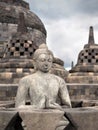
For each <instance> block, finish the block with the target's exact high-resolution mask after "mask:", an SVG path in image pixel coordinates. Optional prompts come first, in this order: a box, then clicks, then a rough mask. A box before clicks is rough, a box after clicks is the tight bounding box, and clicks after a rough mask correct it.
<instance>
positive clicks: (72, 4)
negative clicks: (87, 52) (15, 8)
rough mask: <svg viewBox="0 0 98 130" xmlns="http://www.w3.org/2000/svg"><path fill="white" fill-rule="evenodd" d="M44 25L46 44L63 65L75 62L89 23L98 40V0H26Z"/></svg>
mask: <svg viewBox="0 0 98 130" xmlns="http://www.w3.org/2000/svg"><path fill="white" fill-rule="evenodd" d="M25 1H27V2H29V4H30V9H31V11H33V12H34V13H35V14H37V16H39V18H40V19H41V20H42V22H43V23H44V25H45V28H46V30H47V45H48V47H49V48H50V49H51V50H52V51H53V53H54V55H55V56H56V57H59V58H60V59H62V60H63V61H64V63H65V68H68V67H70V66H71V62H72V61H74V64H76V62H77V58H78V54H79V52H80V50H82V49H83V47H84V44H86V43H88V34H89V26H93V27H94V35H95V42H96V43H98V0H25Z"/></svg>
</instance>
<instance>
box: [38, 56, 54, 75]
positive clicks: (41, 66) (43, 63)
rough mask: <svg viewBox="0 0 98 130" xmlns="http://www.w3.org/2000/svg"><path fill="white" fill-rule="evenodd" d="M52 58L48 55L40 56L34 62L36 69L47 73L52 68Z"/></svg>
mask: <svg viewBox="0 0 98 130" xmlns="http://www.w3.org/2000/svg"><path fill="white" fill-rule="evenodd" d="M52 62H53V58H52V56H51V55H49V54H41V55H39V57H38V58H37V60H36V65H37V69H38V70H40V71H42V72H44V73H47V72H49V70H50V68H51V67H52Z"/></svg>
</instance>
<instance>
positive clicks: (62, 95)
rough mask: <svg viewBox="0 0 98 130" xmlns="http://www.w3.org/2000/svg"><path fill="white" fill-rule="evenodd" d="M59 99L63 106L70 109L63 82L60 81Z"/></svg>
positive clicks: (66, 90)
mask: <svg viewBox="0 0 98 130" xmlns="http://www.w3.org/2000/svg"><path fill="white" fill-rule="evenodd" d="M59 97H60V99H61V103H62V105H63V106H67V107H71V101H70V97H69V92H68V89H67V86H66V84H65V81H64V80H61V81H60V88H59Z"/></svg>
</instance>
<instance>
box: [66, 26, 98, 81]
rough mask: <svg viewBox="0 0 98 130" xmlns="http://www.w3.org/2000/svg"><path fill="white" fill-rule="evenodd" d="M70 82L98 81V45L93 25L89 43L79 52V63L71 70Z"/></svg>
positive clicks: (68, 78)
mask: <svg viewBox="0 0 98 130" xmlns="http://www.w3.org/2000/svg"><path fill="white" fill-rule="evenodd" d="M66 81H67V82H68V83H98V45H97V44H95V42H94V34H93V27H90V30H89V39H88V44H86V45H85V46H84V49H83V50H82V51H81V52H80V53H79V56H78V60H77V64H76V65H75V66H74V67H73V68H72V69H71V70H70V73H69V75H68V77H67V79H66Z"/></svg>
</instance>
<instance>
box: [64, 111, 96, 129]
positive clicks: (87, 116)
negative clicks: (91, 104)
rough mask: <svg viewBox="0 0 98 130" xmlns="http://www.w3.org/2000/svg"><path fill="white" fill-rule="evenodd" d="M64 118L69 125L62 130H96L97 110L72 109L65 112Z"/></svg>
mask: <svg viewBox="0 0 98 130" xmlns="http://www.w3.org/2000/svg"><path fill="white" fill-rule="evenodd" d="M65 117H67V119H69V121H70V123H69V125H68V126H67V127H66V128H65V129H64V130H85V129H86V130H97V129H98V125H97V124H98V109H97V108H77V109H76V108H75V109H74V108H73V109H69V110H66V112H65Z"/></svg>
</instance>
